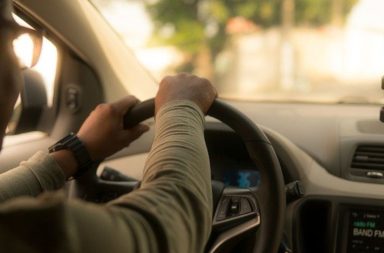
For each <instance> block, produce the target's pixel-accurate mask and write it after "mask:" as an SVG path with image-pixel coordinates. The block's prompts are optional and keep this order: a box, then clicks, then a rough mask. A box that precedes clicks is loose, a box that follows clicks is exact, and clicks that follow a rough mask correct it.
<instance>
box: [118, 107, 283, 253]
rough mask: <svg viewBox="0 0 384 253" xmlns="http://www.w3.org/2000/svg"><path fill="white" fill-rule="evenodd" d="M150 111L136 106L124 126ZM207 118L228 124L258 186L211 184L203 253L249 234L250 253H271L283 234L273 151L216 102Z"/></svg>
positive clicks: (231, 111) (278, 173)
mask: <svg viewBox="0 0 384 253" xmlns="http://www.w3.org/2000/svg"><path fill="white" fill-rule="evenodd" d="M154 108H155V107H154V99H150V100H147V101H144V102H142V103H140V104H138V105H137V106H135V107H134V108H133V109H132V110H131V111H130V112H129V113H128V114H127V115H126V116H125V119H124V121H125V125H126V126H127V127H129V126H133V125H136V124H137V123H139V122H141V121H143V120H145V119H148V118H150V117H153V116H154ZM208 115H209V116H212V117H214V118H216V119H218V120H220V121H221V122H223V123H224V124H226V125H228V126H229V127H230V128H232V129H233V130H234V131H235V132H236V133H237V134H238V135H239V136H240V137H241V139H242V141H243V142H244V144H245V146H246V149H247V151H248V154H249V157H250V158H251V160H252V162H253V163H254V165H255V166H254V169H255V170H258V171H259V173H260V176H261V183H260V184H259V186H258V187H257V188H249V189H239V188H234V187H230V188H229V187H223V186H222V187H220V186H217V185H216V186H215V184H213V186H212V187H213V199H214V203H215V204H216V203H217V204H216V206H214V208H215V213H214V217H213V229H212V231H213V233H212V238H211V240H210V243H209V245H207V250H206V251H207V252H220V251H221V250H222V247H224V245H225V244H226V242H228V241H229V240H231V239H233V238H235V237H236V236H238V235H240V234H243V233H245V232H250V233H253V234H252V236H251V239H249V243H251V244H252V245H251V248H253V249H252V250H251V252H257V253H275V252H277V250H278V247H279V244H280V240H281V236H282V233H283V224H284V212H285V191H284V182H283V175H282V171H281V168H280V164H279V161H278V159H277V156H276V154H275V151H274V149H273V147H272V145H271V144H270V142H269V140H268V138H267V137H266V136H265V135H264V133H263V131H261V130H260V129H259V127H258V126H257V125H255V124H254V123H253V122H252V121H251V120H250V119H248V118H247V117H246V116H245V115H244V114H242V113H241V112H239V111H238V110H236V109H234V108H233V107H231V106H229V105H227V104H225V103H223V102H221V101H220V100H215V101H214V103H213V104H212V106H211V108H210V109H209V111H208ZM128 119H129V120H128ZM219 185H220V184H219ZM215 199H217V201H215Z"/></svg>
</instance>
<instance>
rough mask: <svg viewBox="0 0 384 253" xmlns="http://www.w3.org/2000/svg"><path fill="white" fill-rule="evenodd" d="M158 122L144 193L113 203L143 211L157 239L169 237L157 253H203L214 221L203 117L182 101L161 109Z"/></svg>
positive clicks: (159, 244)
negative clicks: (165, 252) (159, 235)
mask: <svg viewBox="0 0 384 253" xmlns="http://www.w3.org/2000/svg"><path fill="white" fill-rule="evenodd" d="M156 119H157V122H156V135H155V141H154V143H153V146H152V149H151V152H150V155H149V157H148V160H147V164H146V168H145V172H144V178H143V181H142V185H141V189H140V190H137V191H136V192H133V193H131V194H129V195H126V196H124V197H123V198H121V199H120V200H117V201H115V202H114V204H115V205H116V204H118V205H120V204H121V205H129V206H131V207H134V209H136V210H138V211H139V212H141V213H142V214H143V215H144V216H145V217H147V220H148V221H149V222H150V223H151V225H152V228H156V229H154V231H153V233H154V235H155V237H157V235H158V234H165V236H163V238H164V240H162V241H160V242H159V241H158V242H157V244H158V245H157V247H158V248H159V252H161V250H160V249H162V250H165V251H167V252H202V251H203V249H204V246H205V244H206V241H207V239H208V237H209V234H210V229H211V217H212V198H211V194H212V191H211V176H210V166H209V159H208V153H207V150H206V146H205V141H204V116H203V114H202V113H201V111H200V109H199V108H198V107H197V106H196V105H195V104H193V103H191V102H188V101H178V102H172V103H170V104H168V105H165V106H163V107H162V108H161V110H160V111H159V112H158V114H157V115H156ZM175 238H177V239H175Z"/></svg>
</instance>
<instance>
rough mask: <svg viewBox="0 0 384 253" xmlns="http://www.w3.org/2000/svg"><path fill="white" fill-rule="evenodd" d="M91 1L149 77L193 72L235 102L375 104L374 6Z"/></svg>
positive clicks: (271, 0)
mask: <svg viewBox="0 0 384 253" xmlns="http://www.w3.org/2000/svg"><path fill="white" fill-rule="evenodd" d="M91 1H92V3H93V4H94V6H95V7H96V8H97V9H98V10H99V11H100V13H101V14H102V15H103V16H104V17H105V19H106V20H107V21H108V22H109V23H110V24H111V26H112V28H113V29H115V31H116V32H117V33H118V34H119V35H120V36H121V38H122V39H123V40H124V41H125V42H126V44H127V45H128V46H129V47H130V48H131V49H132V50H133V51H134V53H135V54H136V56H137V58H138V59H139V61H140V62H141V63H142V64H143V65H144V66H145V67H146V68H147V69H148V70H150V71H151V72H152V74H153V75H154V76H155V77H156V78H158V79H159V78H161V77H162V76H164V75H165V74H172V73H175V72H180V71H186V72H193V73H196V74H198V75H203V76H205V77H207V78H209V79H211V80H213V81H214V83H215V84H216V86H217V88H218V90H219V93H220V94H221V96H223V97H231V98H237V99H252V100H253V99H257V100H272V101H276V100H279V101H299V102H300V101H305V102H331V103H378V102H380V101H381V100H382V99H381V97H383V96H382V95H381V93H380V92H379V91H380V79H381V76H382V75H383V74H384V57H383V55H384V15H383V14H382V10H383V9H384V1H382V0H279V1H277V0H241V1H240V0H225V1H222V0H180V1H174V0H147V1H139V0H91Z"/></svg>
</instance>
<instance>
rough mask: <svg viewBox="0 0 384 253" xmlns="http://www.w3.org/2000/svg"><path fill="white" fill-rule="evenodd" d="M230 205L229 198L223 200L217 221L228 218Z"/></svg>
mask: <svg viewBox="0 0 384 253" xmlns="http://www.w3.org/2000/svg"><path fill="white" fill-rule="evenodd" d="M228 205H229V198H228V197H226V198H223V200H222V201H221V204H220V208H219V211H218V213H217V216H216V220H217V221H220V220H224V219H225V218H226V217H227V210H228Z"/></svg>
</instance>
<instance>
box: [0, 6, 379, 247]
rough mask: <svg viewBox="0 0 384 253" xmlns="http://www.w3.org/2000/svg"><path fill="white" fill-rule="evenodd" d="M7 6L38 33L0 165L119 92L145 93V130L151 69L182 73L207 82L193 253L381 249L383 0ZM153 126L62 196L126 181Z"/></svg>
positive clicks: (130, 118) (155, 76)
mask: <svg viewBox="0 0 384 253" xmlns="http://www.w3.org/2000/svg"><path fill="white" fill-rule="evenodd" d="M13 2H14V18H15V20H16V21H17V22H18V23H19V24H20V25H22V26H26V27H29V28H32V29H34V30H36V31H39V32H42V34H43V37H44V39H43V43H42V49H41V53H40V58H39V59H38V62H37V64H36V66H34V67H32V68H26V69H24V70H23V71H22V74H23V78H24V86H23V91H22V93H21V95H20V99H19V101H18V103H17V105H16V107H15V112H14V115H13V117H12V120H11V122H10V124H9V126H8V128H7V135H6V138H5V140H4V147H3V150H2V153H1V155H0V173H2V172H5V171H7V170H10V169H12V168H14V167H16V166H17V165H18V164H19V163H20V161H23V160H26V159H28V158H29V157H30V156H32V155H33V154H34V153H35V152H36V151H38V150H47V148H48V147H49V146H51V145H52V144H53V143H55V142H56V141H57V140H59V139H61V138H62V137H64V136H65V135H67V134H68V133H69V132H76V131H77V130H78V129H79V127H80V125H81V123H82V122H83V121H84V119H85V118H86V117H87V116H88V114H89V113H90V112H91V111H92V110H93V109H94V108H95V106H97V105H98V104H100V103H104V102H112V101H115V100H117V99H119V98H122V97H123V96H126V95H129V94H132V95H135V96H136V97H138V98H139V99H140V100H141V101H143V102H142V103H140V104H138V105H137V106H136V107H134V108H133V109H132V110H131V111H130V112H129V113H128V114H127V115H126V116H125V119H124V122H125V125H126V127H130V126H132V125H135V124H136V123H138V122H145V123H146V124H148V125H149V126H153V125H154V118H153V116H154V102H153V97H154V96H155V95H156V91H157V87H158V82H159V80H161V78H162V77H163V76H166V75H171V74H175V73H178V72H191V73H195V74H197V75H201V76H204V77H207V78H208V79H210V80H212V83H214V85H215V86H216V87H217V90H218V93H219V98H218V99H217V100H216V101H215V102H214V104H213V106H212V107H211V109H210V110H209V112H208V115H207V117H206V125H205V140H206V145H207V148H208V153H209V158H210V163H211V179H212V188H213V191H212V194H213V195H212V196H213V201H214V213H213V214H212V219H213V226H212V233H211V237H210V239H209V241H208V242H207V245H206V247H205V248H206V252H259V253H261V252H271V249H275V248H278V252H281V253H283V252H297V253H328V252H329V253H355V252H356V253H357V252H360V253H370V252H384V186H382V184H383V183H384V172H383V170H384V123H382V122H381V121H380V110H381V104H382V103H383V102H384V94H383V93H382V87H383V88H384V81H383V84H382V83H381V82H382V81H381V79H382V75H383V74H384V58H383V57H382V55H383V53H384V32H383V31H384V16H383V15H382V9H383V8H384V3H383V2H382V1H381V0H323V1H317V0H316V1H315V0H314V1H305V0H282V1H267V0H247V1H235V0H228V1H219V0H183V1H179V2H175V1H168V0H153V1H140V0H111V1H106V0H72V1H67V0H56V1H49V2H47V3H44V4H42V3H40V2H38V1H27V0H14V1H13ZM192 14H193V15H192ZM20 43H21V44H22V43H24V42H20ZM26 43H27V44H25V43H24V44H22V45H21V49H20V52H17V54H18V56H19V54H20V55H23V52H25V51H26V50H23V46H24V47H25V46H28V43H31V42H30V41H29V42H28V41H27V42H26ZM20 57H23V56H20ZM383 80H384V79H383ZM153 136H154V129H153V127H151V130H150V131H149V132H148V133H146V134H144V135H143V136H142V137H141V138H139V139H138V140H136V141H135V142H133V143H132V144H131V145H130V146H129V147H126V148H124V149H123V150H121V151H119V152H118V153H116V154H114V155H112V156H111V157H109V158H108V159H106V160H105V161H102V162H101V163H100V164H99V165H98V167H97V168H94V169H92V170H89V171H88V172H87V173H86V174H85V175H83V176H82V177H81V178H78V179H76V180H72V181H69V182H68V183H67V184H66V186H65V192H66V194H67V196H68V198H69V199H73V198H80V199H82V200H85V201H89V202H94V203H105V202H108V201H110V200H112V199H115V198H117V197H119V196H121V195H123V194H126V193H129V192H131V191H133V190H135V189H136V188H137V186H138V184H139V182H140V179H141V178H142V174H143V168H144V165H145V160H146V157H147V155H148V152H149V150H150V148H151V145H152V140H153ZM175 240H177V238H176V236H175Z"/></svg>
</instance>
